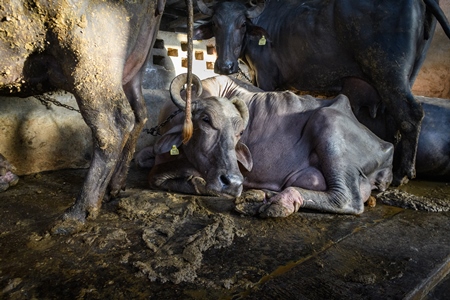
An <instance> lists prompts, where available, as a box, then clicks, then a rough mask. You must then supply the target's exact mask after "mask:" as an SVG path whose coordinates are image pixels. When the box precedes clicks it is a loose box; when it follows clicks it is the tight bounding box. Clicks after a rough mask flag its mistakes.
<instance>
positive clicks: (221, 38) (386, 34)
mask: <svg viewBox="0 0 450 300" xmlns="http://www.w3.org/2000/svg"><path fill="white" fill-rule="evenodd" d="M198 4H199V8H200V10H201V11H202V12H203V13H204V14H207V15H210V16H212V18H211V21H210V22H208V23H206V24H203V25H201V26H199V27H198V28H197V29H196V33H195V36H194V38H196V39H207V38H210V37H213V36H215V39H216V49H217V55H218V58H217V60H216V63H215V72H216V73H219V74H225V75H227V74H231V73H236V72H237V71H238V61H237V60H238V58H240V59H242V60H243V61H244V62H245V63H246V64H247V65H248V66H249V68H250V69H251V70H252V71H253V73H254V78H253V82H254V84H256V85H257V86H259V87H260V88H262V89H263V90H275V89H279V88H282V89H285V88H295V89H298V90H306V91H314V92H322V93H323V92H339V91H340V90H341V88H342V87H343V85H345V83H346V81H347V79H348V78H350V77H356V78H359V79H362V80H364V81H365V82H367V83H369V84H370V85H371V86H373V87H374V88H375V90H376V92H377V93H378V95H379V97H380V99H381V102H382V103H383V105H384V106H385V107H386V108H387V110H386V113H388V114H390V115H391V117H392V120H393V122H392V124H391V126H390V127H389V128H390V129H391V130H390V132H389V135H388V136H387V139H388V140H389V141H390V142H392V143H394V144H396V150H395V157H394V180H393V184H394V185H399V184H402V183H405V182H406V181H407V178H414V177H415V174H416V173H415V158H416V151H417V142H418V138H419V132H420V127H421V120H422V118H423V110H422V108H421V106H420V104H419V103H418V102H417V101H416V100H415V99H414V97H413V95H412V93H411V88H410V87H411V86H412V84H413V82H414V80H415V77H416V75H417V73H418V71H419V69H420V66H421V65H422V62H423V60H424V59H425V54H426V51H427V49H428V47H429V44H430V42H431V37H432V35H433V34H434V29H435V25H436V20H435V17H436V18H437V20H438V21H439V22H440V24H441V25H442V27H443V29H444V31H445V33H446V34H447V36H449V37H450V27H449V24H448V21H447V19H446V17H445V15H444V14H443V12H442V10H441V9H440V7H439V5H438V1H436V0H387V1H367V0H361V1H353V0H339V1H336V0H332V1H297V0H295V1H294V0H280V1H265V6H264V7H263V6H253V7H251V8H250V9H247V8H246V6H245V5H244V4H242V3H241V2H239V1H218V2H217V4H215V5H214V6H213V7H212V8H208V7H207V6H206V5H205V4H204V3H203V1H201V0H199V1H198ZM350 102H353V99H352V98H350Z"/></svg>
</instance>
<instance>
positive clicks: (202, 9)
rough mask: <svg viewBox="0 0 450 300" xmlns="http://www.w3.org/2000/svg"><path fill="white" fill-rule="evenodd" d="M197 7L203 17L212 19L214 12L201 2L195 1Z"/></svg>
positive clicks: (200, 0)
mask: <svg viewBox="0 0 450 300" xmlns="http://www.w3.org/2000/svg"><path fill="white" fill-rule="evenodd" d="M197 6H198V9H199V10H200V12H201V13H202V14H204V15H207V16H210V17H212V15H213V14H214V11H213V10H212V9H211V8H209V7H208V6H207V5H206V4H205V2H203V1H202V0H198V1H197Z"/></svg>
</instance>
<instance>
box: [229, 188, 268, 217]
mask: <svg viewBox="0 0 450 300" xmlns="http://www.w3.org/2000/svg"><path fill="white" fill-rule="evenodd" d="M265 203H266V193H265V192H264V191H262V190H248V191H246V192H244V193H243V194H242V195H241V196H239V197H237V198H236V200H235V201H234V204H235V207H234V209H235V210H236V211H237V212H238V213H241V214H243V215H246V216H257V215H259V209H260V208H261V206H263V205H264V204H265Z"/></svg>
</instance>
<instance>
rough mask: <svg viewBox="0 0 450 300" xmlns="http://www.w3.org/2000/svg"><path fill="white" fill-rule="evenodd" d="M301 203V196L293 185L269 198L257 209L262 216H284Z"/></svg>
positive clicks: (290, 213)
mask: <svg viewBox="0 0 450 300" xmlns="http://www.w3.org/2000/svg"><path fill="white" fill-rule="evenodd" d="M302 205H303V198H302V196H301V195H300V193H299V192H298V191H297V190H296V189H295V188H293V187H288V188H286V189H285V190H283V191H282V192H281V193H278V194H276V195H274V196H273V197H271V198H270V199H269V202H268V203H266V204H264V205H263V206H261V207H260V209H259V212H260V213H259V215H260V216H261V217H262V218H285V217H287V216H290V215H292V214H293V213H295V212H297V211H298V210H299V209H300V207H301V206H302Z"/></svg>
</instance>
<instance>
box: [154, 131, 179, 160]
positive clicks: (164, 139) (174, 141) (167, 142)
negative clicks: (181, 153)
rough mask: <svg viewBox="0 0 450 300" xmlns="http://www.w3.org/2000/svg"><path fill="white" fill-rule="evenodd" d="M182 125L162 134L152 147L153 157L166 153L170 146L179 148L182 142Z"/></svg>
mask: <svg viewBox="0 0 450 300" xmlns="http://www.w3.org/2000/svg"><path fill="white" fill-rule="evenodd" d="M182 132H183V125H177V126H175V127H173V128H172V129H170V130H169V131H167V132H166V133H164V134H163V135H162V136H161V138H160V139H159V140H158V141H157V142H156V143H155V146H153V151H154V154H155V155H158V154H163V153H167V152H169V151H170V149H172V146H173V145H175V146H177V147H180V146H181V143H182V142H183V139H182Z"/></svg>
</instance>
